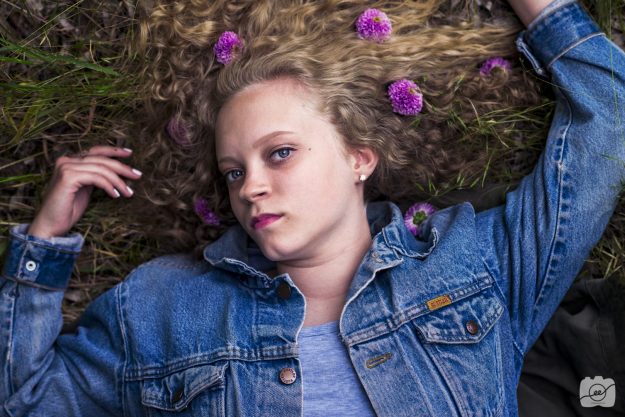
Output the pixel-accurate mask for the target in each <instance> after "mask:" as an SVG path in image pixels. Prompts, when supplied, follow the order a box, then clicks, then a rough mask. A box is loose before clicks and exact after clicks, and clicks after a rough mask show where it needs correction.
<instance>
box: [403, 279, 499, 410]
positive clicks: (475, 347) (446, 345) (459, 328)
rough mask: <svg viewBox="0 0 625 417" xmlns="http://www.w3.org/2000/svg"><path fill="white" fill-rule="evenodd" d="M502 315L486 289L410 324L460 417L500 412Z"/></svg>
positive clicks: (493, 298)
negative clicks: (446, 386) (498, 322)
mask: <svg viewBox="0 0 625 417" xmlns="http://www.w3.org/2000/svg"><path fill="white" fill-rule="evenodd" d="M503 311H504V305H503V303H502V302H501V300H499V298H498V297H497V296H496V295H495V293H494V288H493V287H492V286H491V287H488V288H485V289H483V290H481V291H479V292H478V293H475V294H472V295H470V296H468V297H466V298H463V299H460V300H457V301H455V302H452V303H451V304H449V305H447V306H445V307H442V308H440V309H438V310H434V311H432V312H430V313H428V314H425V315H423V316H420V317H417V318H416V319H414V320H413V324H414V326H415V327H416V331H417V333H418V335H419V337H420V339H421V341H422V345H423V347H424V348H425V351H426V352H427V354H428V355H429V356H430V359H431V361H432V362H433V363H434V364H435V366H436V368H437V369H438V370H439V372H440V374H441V376H442V378H443V379H444V380H445V381H446V384H447V385H448V387H449V390H450V392H451V394H452V396H453V398H454V400H455V402H456V404H457V406H458V409H459V411H460V413H461V414H462V415H463V416H467V417H468V416H472V417H478V416H479V417H495V416H499V415H501V413H502V406H503V404H504V385H503V384H504V378H503V365H502V348H501V331H500V329H499V326H497V325H496V324H497V321H498V320H499V318H500V317H501V315H502V313H503Z"/></svg>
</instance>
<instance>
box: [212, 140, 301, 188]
mask: <svg viewBox="0 0 625 417" xmlns="http://www.w3.org/2000/svg"><path fill="white" fill-rule="evenodd" d="M294 150H295V148H290V147H288V146H285V147H283V148H280V149H276V150H275V151H273V152H272V153H271V155H270V159H271V157H273V155H278V159H277V160H276V159H274V162H277V163H280V162H282V161H284V160H286V159H288V157H289V156H290V155H291V152H292V151H294ZM237 172H240V173H241V174H240V175H231V174H233V173H237ZM242 175H243V171H242V170H240V169H233V170H231V171H228V172H226V173H224V177H225V178H226V182H228V183H232V182H234V181H236V180H237V179H238V178H239V177H240V176H242Z"/></svg>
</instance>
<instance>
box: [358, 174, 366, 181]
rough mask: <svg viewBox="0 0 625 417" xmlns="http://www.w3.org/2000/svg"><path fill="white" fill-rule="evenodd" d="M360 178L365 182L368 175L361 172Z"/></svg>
mask: <svg viewBox="0 0 625 417" xmlns="http://www.w3.org/2000/svg"><path fill="white" fill-rule="evenodd" d="M358 179H359V180H360V182H365V180H366V179H367V176H366V175H365V174H360V177H359V178H358Z"/></svg>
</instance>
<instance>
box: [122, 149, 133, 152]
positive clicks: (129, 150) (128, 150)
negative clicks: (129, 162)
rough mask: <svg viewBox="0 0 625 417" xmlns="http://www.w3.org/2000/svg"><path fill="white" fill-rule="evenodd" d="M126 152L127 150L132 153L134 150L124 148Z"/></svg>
mask: <svg viewBox="0 0 625 417" xmlns="http://www.w3.org/2000/svg"><path fill="white" fill-rule="evenodd" d="M124 150H125V151H126V152H132V149H129V148H124Z"/></svg>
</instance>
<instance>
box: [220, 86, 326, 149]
mask: <svg viewBox="0 0 625 417" xmlns="http://www.w3.org/2000/svg"><path fill="white" fill-rule="evenodd" d="M319 105H320V99H319V97H318V96H317V95H316V94H315V93H314V92H313V91H312V90H310V89H308V88H307V87H304V86H303V85H299V84H296V83H295V82H294V81H291V80H283V79H279V80H272V81H268V82H263V83H259V84H254V85H251V86H248V87H247V88H245V89H243V90H242V91H240V92H238V93H237V94H235V95H234V96H233V97H232V98H230V99H229V100H228V101H227V102H226V103H225V105H224V106H223V107H222V109H221V111H220V112H219V114H218V117H217V123H216V126H215V136H216V146H217V149H216V150H217V154H221V153H223V152H228V150H229V149H235V148H237V147H239V146H240V145H246V144H247V145H251V143H252V142H255V141H256V140H257V139H259V138H261V137H263V136H265V135H267V134H269V133H271V132H273V131H277V130H284V131H293V132H295V134H299V135H302V134H307V133H309V132H310V131H311V130H314V131H324V130H326V131H327V130H328V129H330V130H334V126H333V125H332V124H331V123H330V122H329V120H328V118H327V117H325V116H324V115H323V114H322V113H321V112H320V111H319V110H318V109H319ZM334 131H335V130H334Z"/></svg>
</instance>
